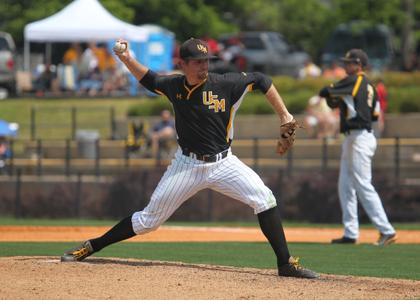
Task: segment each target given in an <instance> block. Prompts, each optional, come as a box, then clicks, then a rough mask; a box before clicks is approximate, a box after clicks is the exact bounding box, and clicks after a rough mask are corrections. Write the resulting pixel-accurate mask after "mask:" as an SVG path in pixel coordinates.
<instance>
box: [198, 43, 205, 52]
mask: <svg viewBox="0 0 420 300" xmlns="http://www.w3.org/2000/svg"><path fill="white" fill-rule="evenodd" d="M197 49H198V50H199V51H201V52H203V53H207V47H206V46H204V45H202V44H197Z"/></svg>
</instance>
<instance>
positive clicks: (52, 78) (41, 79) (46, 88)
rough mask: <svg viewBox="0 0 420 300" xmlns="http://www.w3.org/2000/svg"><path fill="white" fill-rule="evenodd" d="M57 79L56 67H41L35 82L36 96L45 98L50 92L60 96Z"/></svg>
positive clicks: (47, 65) (48, 65)
mask: <svg viewBox="0 0 420 300" xmlns="http://www.w3.org/2000/svg"><path fill="white" fill-rule="evenodd" d="M56 78H57V74H56V72H55V66H52V65H50V64H46V65H40V66H39V68H38V75H37V76H36V78H35V80H34V82H33V86H34V89H35V94H36V96H37V97H43V96H44V95H45V93H47V92H50V91H52V92H54V93H56V94H58V92H59V88H58V86H57V84H58V83H57V81H56Z"/></svg>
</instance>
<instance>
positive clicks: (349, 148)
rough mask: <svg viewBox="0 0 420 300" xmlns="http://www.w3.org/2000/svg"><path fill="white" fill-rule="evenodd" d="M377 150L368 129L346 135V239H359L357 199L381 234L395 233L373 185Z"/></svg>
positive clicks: (341, 187)
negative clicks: (373, 158)
mask: <svg viewBox="0 0 420 300" xmlns="http://www.w3.org/2000/svg"><path fill="white" fill-rule="evenodd" d="M375 150H376V138H375V136H374V135H373V133H371V132H368V131H367V130H352V131H351V132H350V134H348V135H346V137H345V139H344V142H343V145H342V154H341V162H340V176H339V180H338V192H339V198H340V204H341V209H342V213H343V224H344V236H346V237H348V238H353V239H357V238H358V237H359V221H358V215H357V199H359V201H360V203H361V204H362V206H363V208H364V210H365V211H366V213H367V215H368V216H369V218H370V220H371V222H372V223H373V225H375V227H376V228H377V229H378V230H379V231H380V232H381V233H383V234H393V233H395V230H394V228H393V227H392V225H391V224H390V223H389V221H388V218H387V216H386V213H385V210H384V208H383V206H382V202H381V199H380V198H379V195H378V193H377V192H376V190H375V188H374V187H373V185H372V182H371V180H372V157H373V155H374V153H375Z"/></svg>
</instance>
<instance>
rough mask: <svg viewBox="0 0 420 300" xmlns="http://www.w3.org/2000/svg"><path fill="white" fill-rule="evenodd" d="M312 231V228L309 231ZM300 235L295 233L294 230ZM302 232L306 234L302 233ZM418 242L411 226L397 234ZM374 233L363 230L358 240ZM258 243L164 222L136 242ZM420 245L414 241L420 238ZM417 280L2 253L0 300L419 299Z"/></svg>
mask: <svg viewBox="0 0 420 300" xmlns="http://www.w3.org/2000/svg"><path fill="white" fill-rule="evenodd" d="M106 229H108V227H45V226H41V227H23V226H2V227H0V240H1V241H80V240H83V239H86V238H92V237H95V236H97V235H100V234H102V233H103V232H104V231H105V230H106ZM314 230H315V231H314ZM299 232H300V233H299ZM340 234H341V229H333V230H332V231H327V230H324V229H311V230H310V229H306V228H287V229H286V235H287V237H288V240H289V241H314V239H315V237H317V239H316V240H315V241H318V242H328V241H329V240H330V238H331V237H336V236H339V235H340ZM305 236H306V238H304V237H305ZM399 237H400V238H399V242H406V243H407V242H411V243H413V242H414V243H415V242H416V241H415V240H416V238H417V239H418V238H419V237H420V235H419V232H416V231H407V232H405V231H403V232H401V231H399ZM375 239H376V232H375V231H373V230H372V231H369V230H367V231H366V230H363V231H362V236H361V241H362V242H373V241H374V240H375ZM141 240H143V241H227V240H229V241H260V240H264V237H263V236H262V234H261V233H260V232H259V230H258V229H256V228H184V227H182V228H181V227H163V228H161V229H159V230H158V231H156V232H154V233H151V234H148V235H145V236H141V237H136V238H134V239H133V241H137V242H138V241H141ZM417 242H418V241H417ZM419 298H420V281H415V280H400V279H387V278H370V277H354V276H339V275H326V274H321V278H320V279H316V280H307V279H294V278H284V277H278V276H276V271H275V270H274V269H273V270H261V269H252V268H234V267H225V266H210V265H197V264H187V263H177V262H161V261H147V260H135V259H115V258H112V259H111V258H93V257H91V258H89V259H87V260H86V261H84V262H78V263H61V262H60V261H59V258H58V257H3V258H0V299H212V300H214V299H286V300H287V299H293V300H295V299H419Z"/></svg>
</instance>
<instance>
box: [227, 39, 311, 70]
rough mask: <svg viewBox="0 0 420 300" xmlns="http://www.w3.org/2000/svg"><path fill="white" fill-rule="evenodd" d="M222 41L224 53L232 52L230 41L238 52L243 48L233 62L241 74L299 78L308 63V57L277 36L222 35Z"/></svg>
mask: <svg viewBox="0 0 420 300" xmlns="http://www.w3.org/2000/svg"><path fill="white" fill-rule="evenodd" d="M219 41H220V43H221V44H222V45H223V46H224V49H225V50H226V49H229V47H230V46H231V45H230V44H231V41H235V42H234V43H236V44H235V47H236V48H237V49H239V48H241V49H240V51H238V53H237V54H236V59H235V61H234V64H235V65H236V67H237V69H238V70H239V71H246V72H254V71H261V72H263V73H266V74H270V75H289V76H294V77H297V76H298V73H299V70H300V69H301V68H302V67H303V66H304V63H305V61H307V60H308V59H309V55H308V54H307V53H305V52H303V51H296V50H295V48H294V47H292V46H291V45H290V44H289V43H288V42H287V41H286V40H285V38H284V37H283V36H282V35H281V34H280V33H278V32H272V31H248V32H241V33H239V34H228V35H223V36H221V37H220V39H219ZM238 42H240V44H239V43H238Z"/></svg>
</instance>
